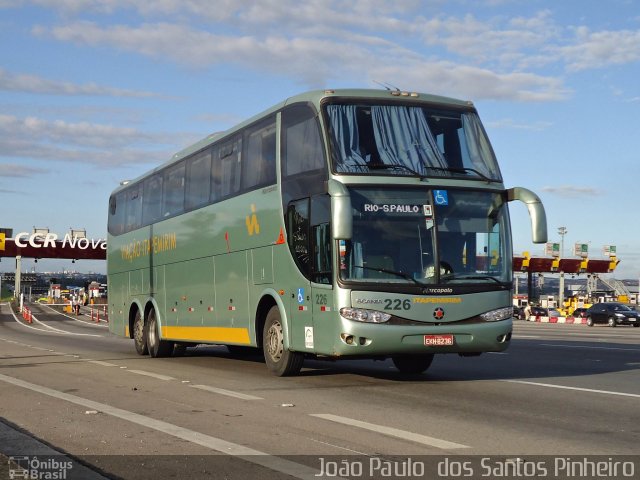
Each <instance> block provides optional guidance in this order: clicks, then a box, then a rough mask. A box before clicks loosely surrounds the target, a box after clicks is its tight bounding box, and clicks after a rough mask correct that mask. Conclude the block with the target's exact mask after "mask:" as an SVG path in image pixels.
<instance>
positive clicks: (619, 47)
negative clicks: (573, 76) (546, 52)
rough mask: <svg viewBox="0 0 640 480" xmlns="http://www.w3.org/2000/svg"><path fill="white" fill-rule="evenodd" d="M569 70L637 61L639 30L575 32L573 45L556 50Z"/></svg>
mask: <svg viewBox="0 0 640 480" xmlns="http://www.w3.org/2000/svg"><path fill="white" fill-rule="evenodd" d="M557 50H558V52H559V54H560V55H562V57H564V59H565V61H566V62H567V67H568V69H569V70H573V71H578V70H586V69H590V68H602V67H606V66H609V65H622V64H627V63H634V62H637V61H638V60H640V30H620V31H606V30H605V31H601V32H591V31H590V30H589V29H588V28H586V27H579V28H576V29H575V43H574V44H573V45H567V46H564V47H558V49H557Z"/></svg>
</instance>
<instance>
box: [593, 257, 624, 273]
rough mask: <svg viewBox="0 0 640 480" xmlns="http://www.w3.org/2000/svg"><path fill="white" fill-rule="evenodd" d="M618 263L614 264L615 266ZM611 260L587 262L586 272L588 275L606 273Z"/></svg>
mask: <svg viewBox="0 0 640 480" xmlns="http://www.w3.org/2000/svg"><path fill="white" fill-rule="evenodd" d="M617 263H618V262H616V264H617ZM610 264H611V260H589V263H588V264H587V272H589V273H608V272H609V271H610V270H609V265H610Z"/></svg>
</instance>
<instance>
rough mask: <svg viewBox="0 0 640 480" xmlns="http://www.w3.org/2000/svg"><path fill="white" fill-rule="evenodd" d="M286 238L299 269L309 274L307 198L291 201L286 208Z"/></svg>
mask: <svg viewBox="0 0 640 480" xmlns="http://www.w3.org/2000/svg"><path fill="white" fill-rule="evenodd" d="M287 240H288V242H289V248H290V249H291V253H292V254H293V257H294V259H295V261H296V263H297V264H298V267H299V268H300V271H301V272H302V273H303V274H304V275H305V276H306V277H308V276H309V264H310V261H309V260H310V259H309V199H308V198H305V199H303V200H298V201H295V202H291V204H290V205H289V208H287Z"/></svg>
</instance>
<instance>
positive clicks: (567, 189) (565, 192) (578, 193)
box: [541, 185, 602, 198]
mask: <svg viewBox="0 0 640 480" xmlns="http://www.w3.org/2000/svg"><path fill="white" fill-rule="evenodd" d="M541 190H542V191H543V192H547V193H551V194H553V195H558V196H560V197H567V198H576V197H590V196H597V195H601V194H602V192H601V191H600V190H598V189H597V188H593V187H580V186H575V185H561V186H558V187H550V186H546V187H542V189H541Z"/></svg>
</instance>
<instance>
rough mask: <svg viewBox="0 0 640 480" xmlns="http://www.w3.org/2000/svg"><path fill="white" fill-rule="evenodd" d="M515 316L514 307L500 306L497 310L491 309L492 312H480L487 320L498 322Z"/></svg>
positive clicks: (481, 316)
mask: <svg viewBox="0 0 640 480" xmlns="http://www.w3.org/2000/svg"><path fill="white" fill-rule="evenodd" d="M512 316H513V307H504V308H498V309H497V310H491V311H490V312H486V313H482V314H480V318H482V319H483V320H484V321H485V322H497V321H499V320H506V319H507V318H511V317H512Z"/></svg>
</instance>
